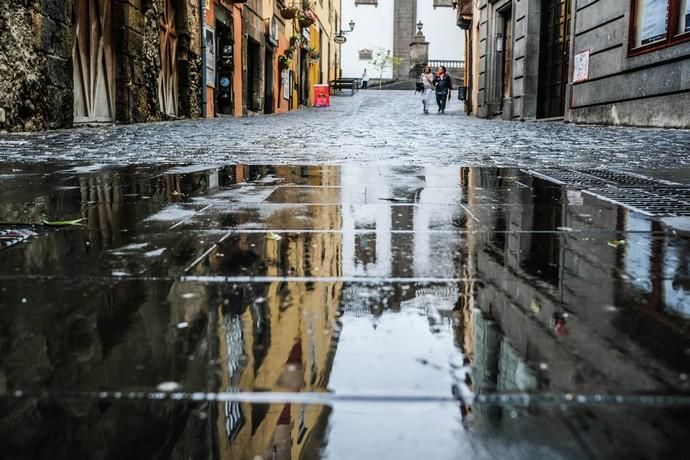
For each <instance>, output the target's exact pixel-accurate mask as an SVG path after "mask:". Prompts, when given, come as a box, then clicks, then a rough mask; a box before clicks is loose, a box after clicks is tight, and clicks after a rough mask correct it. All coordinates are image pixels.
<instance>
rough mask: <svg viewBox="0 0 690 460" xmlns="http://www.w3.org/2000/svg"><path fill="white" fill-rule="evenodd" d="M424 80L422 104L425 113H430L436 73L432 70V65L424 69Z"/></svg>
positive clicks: (422, 79) (422, 78) (422, 77)
mask: <svg viewBox="0 0 690 460" xmlns="http://www.w3.org/2000/svg"><path fill="white" fill-rule="evenodd" d="M421 81H422V106H423V107H424V113H429V107H430V106H431V101H432V99H433V94H434V73H433V72H432V71H431V67H429V66H426V67H424V70H423V71H422V76H421Z"/></svg>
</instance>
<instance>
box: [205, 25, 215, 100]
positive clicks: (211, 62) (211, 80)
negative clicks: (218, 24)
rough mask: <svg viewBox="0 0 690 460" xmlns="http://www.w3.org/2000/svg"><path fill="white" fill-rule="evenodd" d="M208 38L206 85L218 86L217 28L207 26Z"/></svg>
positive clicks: (206, 36)
mask: <svg viewBox="0 0 690 460" xmlns="http://www.w3.org/2000/svg"><path fill="white" fill-rule="evenodd" d="M204 40H206V86H210V87H211V88H215V87H216V30H215V29H214V28H213V27H211V26H206V30H205V32H204Z"/></svg>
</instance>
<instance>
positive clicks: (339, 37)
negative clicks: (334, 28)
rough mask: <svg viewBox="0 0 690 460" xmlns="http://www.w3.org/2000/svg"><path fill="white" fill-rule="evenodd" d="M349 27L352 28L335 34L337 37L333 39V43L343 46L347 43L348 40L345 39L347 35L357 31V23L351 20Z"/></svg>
mask: <svg viewBox="0 0 690 460" xmlns="http://www.w3.org/2000/svg"><path fill="white" fill-rule="evenodd" d="M347 25H348V26H350V30H343V29H340V30H339V31H338V33H337V34H335V37H333V41H334V42H335V43H337V44H338V45H342V44H343V43H345V42H346V41H347V38H345V34H349V33H350V32H352V31H353V30H355V21H354V20H352V19H350V22H348V23H347Z"/></svg>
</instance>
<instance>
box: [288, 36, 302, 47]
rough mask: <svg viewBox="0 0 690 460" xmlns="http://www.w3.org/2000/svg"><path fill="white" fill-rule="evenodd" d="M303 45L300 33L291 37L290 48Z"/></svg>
mask: <svg viewBox="0 0 690 460" xmlns="http://www.w3.org/2000/svg"><path fill="white" fill-rule="evenodd" d="M301 45H302V37H300V36H299V35H293V36H292V37H290V48H292V49H295V48H297V47H299V46H301Z"/></svg>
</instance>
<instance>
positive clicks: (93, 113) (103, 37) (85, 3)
mask: <svg viewBox="0 0 690 460" xmlns="http://www.w3.org/2000/svg"><path fill="white" fill-rule="evenodd" d="M111 4H112V3H111V2H110V1H109V0H76V1H75V2H74V20H73V23H72V24H73V26H72V31H73V36H74V41H73V45H72V64H73V65H72V67H73V73H72V77H73V80H74V122H75V123H89V122H111V121H113V120H114V119H115V52H114V50H113V38H112V14H111Z"/></svg>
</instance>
